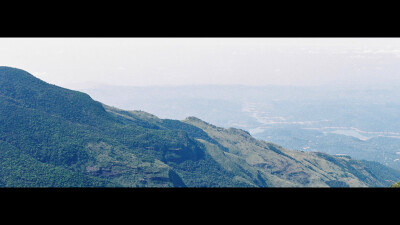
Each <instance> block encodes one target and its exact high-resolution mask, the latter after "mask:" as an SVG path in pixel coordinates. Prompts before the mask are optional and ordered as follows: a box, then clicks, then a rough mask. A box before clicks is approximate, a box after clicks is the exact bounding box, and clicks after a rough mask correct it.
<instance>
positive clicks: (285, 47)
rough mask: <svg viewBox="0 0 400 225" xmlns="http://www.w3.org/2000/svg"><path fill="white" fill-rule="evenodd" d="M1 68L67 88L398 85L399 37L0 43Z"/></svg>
mask: <svg viewBox="0 0 400 225" xmlns="http://www.w3.org/2000/svg"><path fill="white" fill-rule="evenodd" d="M0 65H1V66H11V67H17V68H20V69H24V70H26V71H28V72H30V73H32V74H33V75H35V76H36V77H38V78H40V79H42V80H44V81H46V82H49V83H52V84H56V85H59V86H63V87H68V88H73V87H77V86H79V87H80V88H82V87H84V86H85V85H90V84H93V83H99V84H110V85H127V86H154V85H157V86H158V85H199V84H219V85H225V84H228V85H229V84H242V85H270V84H274V85H325V84H332V85H377V84H378V85H384V84H400V76H399V72H400V38H0ZM82 85H83V86H82Z"/></svg>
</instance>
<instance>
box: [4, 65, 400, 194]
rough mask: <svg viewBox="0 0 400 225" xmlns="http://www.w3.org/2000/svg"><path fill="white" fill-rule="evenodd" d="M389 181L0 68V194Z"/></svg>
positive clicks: (386, 174)
mask: <svg viewBox="0 0 400 225" xmlns="http://www.w3.org/2000/svg"><path fill="white" fill-rule="evenodd" d="M389 180H390V181H389ZM392 180H400V175H399V173H398V172H397V173H396V171H391V170H390V169H387V168H386V167H384V166H382V165H380V164H367V163H363V162H360V161H355V160H351V159H349V158H346V157H333V156H329V155H326V154H322V153H302V152H297V151H290V150H287V149H283V148H281V147H279V146H277V145H274V144H271V143H266V142H263V141H259V140H256V139H254V138H253V137H251V136H250V134H249V133H248V132H246V131H243V130H239V129H234V128H230V129H223V128H219V127H215V126H213V125H211V124H208V123H206V122H203V121H201V120H199V119H196V118H188V119H187V120H185V121H178V120H169V119H160V118H157V117H156V116H154V115H151V114H149V113H146V112H143V111H125V110H121V109H117V108H114V107H110V106H106V105H103V104H101V103H99V102H96V101H94V100H93V99H91V98H90V96H88V95H87V94H84V93H81V92H77V91H72V90H68V89H64V88H60V87H57V86H54V85H51V84H47V83H46V82H44V81H41V80H39V79H37V78H35V77H34V76H32V75H31V74H29V73H27V72H25V71H23V70H19V69H14V68H9V67H0V186H2V187H115V186H118V187H282V186H296V187H300V186H301V187H313V186H318V187H325V186H326V187H328V186H339V187H346V186H385V185H386V186H388V185H389V183H388V182H391V181H392ZM391 183H393V182H391Z"/></svg>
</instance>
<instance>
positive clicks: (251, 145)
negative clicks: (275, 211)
mask: <svg viewBox="0 0 400 225" xmlns="http://www.w3.org/2000/svg"><path fill="white" fill-rule="evenodd" d="M184 122H185V123H188V124H191V125H195V126H197V127H199V128H201V129H202V130H203V131H205V132H206V133H207V134H208V135H209V137H211V138H212V139H214V140H215V141H217V142H218V143H220V144H221V145H222V146H223V148H221V147H219V146H216V145H214V144H211V143H207V141H203V143H205V144H206V147H207V149H208V151H209V152H210V154H211V155H212V156H213V157H214V159H215V160H216V161H218V162H219V163H220V164H221V165H223V166H224V168H226V169H227V170H233V171H237V172H235V174H243V175H242V177H248V178H250V179H252V181H253V184H255V185H259V183H260V182H261V183H265V184H267V185H268V186H294V187H304V186H305V187H367V186H384V187H386V186H389V185H390V184H391V183H393V182H392V180H393V179H396V178H397V177H399V172H398V171H396V170H393V169H390V168H387V167H384V166H383V165H381V164H379V163H373V162H367V161H364V162H361V161H356V160H352V159H351V158H350V157H338V156H331V155H328V154H325V153H319V152H301V151H292V150H288V149H284V148H282V147H280V146H278V145H275V144H272V143H267V142H264V141H260V140H257V139H254V138H253V137H251V135H250V134H249V133H248V132H246V131H243V130H240V129H234V128H230V129H224V128H220V127H216V126H213V125H211V124H208V123H206V122H204V121H201V120H199V119H197V118H194V117H189V118H187V119H186V120H185V121H184ZM237 179H239V178H237Z"/></svg>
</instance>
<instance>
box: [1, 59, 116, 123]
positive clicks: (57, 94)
mask: <svg viewBox="0 0 400 225" xmlns="http://www.w3.org/2000/svg"><path fill="white" fill-rule="evenodd" d="M0 96H3V97H5V98H8V99H12V100H13V101H14V102H15V103H16V104H19V106H20V107H24V108H30V109H35V110H40V111H44V112H46V113H49V114H51V115H55V116H60V117H63V118H65V119H67V120H70V121H75V122H81V123H89V124H95V123H97V122H96V120H97V119H99V118H100V117H101V118H106V119H107V118H108V119H109V118H111V117H110V116H109V114H108V113H107V112H106V111H105V109H104V108H103V106H102V105H101V103H99V102H96V101H94V100H93V99H92V98H91V97H90V96H89V95H87V94H85V93H82V92H78V91H73V90H68V89H65V88H62V87H58V86H56V85H51V84H48V83H46V82H44V81H42V80H40V79H38V78H36V77H35V76H33V75H32V74H30V73H28V72H26V71H24V70H21V69H17V68H12V67H6V66H1V67H0Z"/></svg>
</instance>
